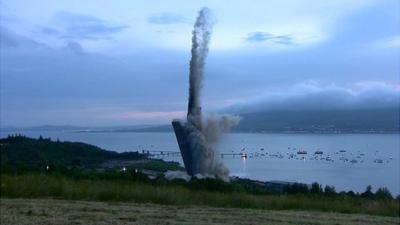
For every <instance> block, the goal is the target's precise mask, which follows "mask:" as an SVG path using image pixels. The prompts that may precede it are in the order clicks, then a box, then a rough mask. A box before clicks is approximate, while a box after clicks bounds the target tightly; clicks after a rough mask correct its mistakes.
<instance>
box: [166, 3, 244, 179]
mask: <svg viewBox="0 0 400 225" xmlns="http://www.w3.org/2000/svg"><path fill="white" fill-rule="evenodd" d="M209 16H210V10H209V9H208V8H202V9H201V10H200V12H199V15H198V17H197V19H196V23H195V24H194V27H193V32H192V35H193V36H192V50H191V53H192V57H191V59H190V70H189V102H188V112H187V122H186V123H185V122H182V121H179V120H173V121H172V126H173V128H174V131H175V136H176V139H177V141H178V145H179V149H180V150H181V155H182V158H183V162H184V164H185V169H186V171H187V173H188V174H189V175H192V176H193V175H197V174H200V175H205V176H214V177H219V178H222V179H225V180H227V179H228V175H229V171H228V169H227V168H226V167H225V166H224V165H223V164H222V162H220V161H219V160H218V158H217V157H215V147H216V143H217V142H218V139H219V137H220V134H221V133H222V132H226V131H228V130H229V129H230V128H231V127H232V126H234V125H236V124H237V123H238V122H239V119H238V117H231V116H222V117H218V116H215V117H212V118H208V119H207V120H203V118H202V115H201V102H200V91H201V87H202V81H203V73H204V65H205V59H206V57H207V53H208V45H209V42H210V37H211V28H212V24H211V23H210V22H209Z"/></svg>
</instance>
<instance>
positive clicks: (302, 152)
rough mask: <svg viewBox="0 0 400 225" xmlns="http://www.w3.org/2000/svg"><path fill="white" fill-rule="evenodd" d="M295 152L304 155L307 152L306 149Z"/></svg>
mask: <svg viewBox="0 0 400 225" xmlns="http://www.w3.org/2000/svg"><path fill="white" fill-rule="evenodd" d="M297 154H299V155H306V154H307V151H306V150H299V151H297Z"/></svg>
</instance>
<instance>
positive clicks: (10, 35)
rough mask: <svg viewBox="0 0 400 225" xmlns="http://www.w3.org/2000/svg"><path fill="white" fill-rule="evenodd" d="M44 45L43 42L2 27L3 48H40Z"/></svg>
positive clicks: (0, 30)
mask: <svg viewBox="0 0 400 225" xmlns="http://www.w3.org/2000/svg"><path fill="white" fill-rule="evenodd" d="M43 46H44V45H43V44H41V43H39V42H36V41H34V40H32V39H29V38H27V37H24V36H21V35H18V34H17V33H15V32H13V31H12V30H10V29H8V28H5V27H0V47H1V49H2V50H3V49H9V48H38V47H43Z"/></svg>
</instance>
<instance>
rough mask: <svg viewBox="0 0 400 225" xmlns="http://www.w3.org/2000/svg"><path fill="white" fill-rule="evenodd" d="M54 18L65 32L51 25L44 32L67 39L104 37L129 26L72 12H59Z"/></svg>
mask: <svg viewBox="0 0 400 225" xmlns="http://www.w3.org/2000/svg"><path fill="white" fill-rule="evenodd" d="M54 18H55V21H56V23H58V24H61V26H62V27H63V30H64V32H58V30H56V29H54V28H50V27H48V28H46V29H44V30H43V32H46V33H47V34H52V35H55V36H58V37H61V38H67V39H70V38H80V39H104V38H109V37H110V36H111V35H112V34H115V33H119V32H122V31H124V30H125V29H127V28H128V26H127V25H114V24H110V23H108V22H106V21H104V20H102V19H99V18H96V17H92V16H87V15H83V14H77V13H70V12H59V13H57V14H56V15H55V17H54Z"/></svg>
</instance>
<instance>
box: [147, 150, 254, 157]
mask: <svg viewBox="0 0 400 225" xmlns="http://www.w3.org/2000/svg"><path fill="white" fill-rule="evenodd" d="M142 154H145V155H147V156H148V157H151V158H169V157H181V152H180V151H161V150H145V149H142ZM217 155H219V156H220V157H221V158H224V157H229V156H230V157H232V158H235V157H242V158H247V157H248V154H247V153H244V152H242V153H218V154H217Z"/></svg>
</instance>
